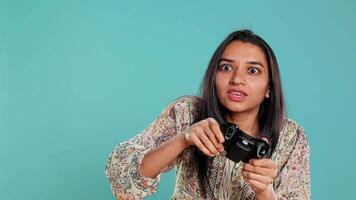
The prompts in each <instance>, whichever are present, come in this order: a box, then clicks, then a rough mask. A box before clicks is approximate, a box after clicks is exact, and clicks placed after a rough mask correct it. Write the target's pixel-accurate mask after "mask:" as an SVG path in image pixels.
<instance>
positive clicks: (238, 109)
mask: <svg viewBox="0 0 356 200" xmlns="http://www.w3.org/2000/svg"><path fill="white" fill-rule="evenodd" d="M228 122H230V123H234V124H237V125H238V126H239V128H240V129H241V130H242V131H244V132H245V133H247V134H248V135H250V136H252V137H255V138H261V139H264V140H265V141H266V142H268V143H269V145H270V147H271V150H272V155H271V157H270V158H259V159H250V160H249V162H248V163H243V162H238V163H235V162H233V161H231V160H229V159H227V158H226V157H225V153H224V146H223V143H224V140H225V138H224V136H223V133H222V131H221V128H220V125H221V124H225V123H228ZM173 166H176V168H177V174H176V187H175V190H174V193H173V195H172V199H265V200H266V199H310V165H309V144H308V140H307V137H306V135H305V133H304V130H303V128H302V127H301V126H300V125H298V124H297V123H296V122H294V121H292V120H290V119H288V118H287V116H286V114H285V105H284V98H283V92H282V86H281V79H280V75H279V69H278V64H277V60H276V58H275V55H274V53H273V51H272V49H271V48H270V46H269V45H268V44H267V43H266V42H265V41H264V40H263V39H262V38H260V37H259V36H257V35H255V34H254V33H253V32H252V31H250V30H241V31H236V32H233V33H231V34H230V35H229V36H228V37H227V38H226V39H225V40H224V41H223V42H222V43H221V44H220V46H219V47H218V48H217V50H216V51H215V53H214V55H213V57H212V59H211V61H210V64H209V66H208V68H207V71H206V73H205V77H204V79H203V82H202V85H201V88H200V91H199V95H198V96H183V97H180V98H178V99H176V100H175V101H173V102H172V103H171V104H170V105H169V106H168V107H167V108H166V109H164V110H163V112H162V113H161V115H160V116H159V117H158V118H157V119H156V120H155V121H154V122H153V123H152V124H150V125H149V126H148V127H147V128H146V129H145V130H143V131H142V132H141V133H140V134H138V135H137V136H135V137H134V138H132V139H130V140H128V141H125V142H123V143H121V144H119V145H118V146H117V147H116V148H115V149H114V151H113V152H112V154H111V155H110V157H109V159H108V160H107V163H106V170H105V172H106V176H107V177H108V179H109V181H110V183H111V186H112V190H113V193H114V195H115V197H116V198H118V199H142V198H143V197H145V196H147V195H149V194H152V193H154V192H155V191H156V189H157V187H158V183H159V180H160V176H161V174H162V173H164V172H166V171H168V170H169V169H171V168H172V167H173Z"/></svg>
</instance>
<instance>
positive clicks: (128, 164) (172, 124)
mask: <svg viewBox="0 0 356 200" xmlns="http://www.w3.org/2000/svg"><path fill="white" fill-rule="evenodd" d="M198 102H199V98H198V97H196V96H182V97H179V98H177V99H175V100H174V101H173V102H172V103H171V104H170V105H169V106H167V107H166V108H165V109H164V110H163V112H162V113H161V114H160V116H158V117H157V118H156V119H155V120H154V121H153V122H152V123H151V124H150V125H149V126H148V127H147V128H145V129H144V130H143V131H141V132H140V133H139V134H138V135H136V136H135V137H133V138H131V139H130V140H128V141H124V142H122V143H120V144H118V145H117V146H116V147H115V149H114V150H113V152H112V153H111V155H110V156H109V158H108V160H107V162H106V166H105V174H106V177H107V178H108V180H109V182H110V184H111V189H112V191H113V194H114V196H115V197H116V198H117V199H129V200H138V199H143V198H144V197H146V196H147V195H151V194H153V193H154V192H155V191H156V190H157V187H158V186H159V182H160V177H161V175H162V174H163V173H165V172H167V171H168V170H170V169H172V168H173V167H176V186H175V189H174V192H173V194H172V197H171V199H172V200H178V199H179V200H182V199H187V200H188V199H204V198H203V195H202V191H201V188H200V185H199V184H198V173H197V169H196V168H195V165H194V164H193V163H194V160H193V149H192V148H191V147H190V148H187V149H185V150H184V151H183V152H182V153H181V154H180V155H179V156H178V157H177V158H176V159H175V160H174V161H173V162H172V163H170V165H169V166H168V167H167V168H166V169H164V170H162V172H161V173H160V174H159V175H158V176H157V177H155V178H149V177H145V176H144V175H142V174H141V171H140V163H141V162H142V160H143V158H144V156H145V154H147V153H148V152H149V151H150V150H152V149H154V148H156V147H157V146H159V145H160V144H162V143H164V142H166V141H168V140H169V139H170V138H172V137H173V136H175V135H176V134H180V133H181V132H183V131H184V130H185V129H186V128H187V127H189V126H190V125H191V124H192V122H193V121H194V116H195V112H196V107H197V106H196V105H197V103H198ZM309 155H310V152H309V144H308V139H307V136H306V134H305V132H304V130H303V128H302V127H301V126H300V125H298V124H297V123H296V122H294V121H292V120H290V119H286V120H285V123H284V126H283V128H282V130H281V132H280V137H279V140H278V144H277V147H276V150H275V151H274V152H273V154H272V157H271V159H272V160H273V161H274V162H275V163H276V164H277V167H278V177H277V179H276V180H275V181H274V182H273V187H274V190H275V192H276V194H277V197H278V199H298V200H301V199H310V198H311V194H310V163H309ZM241 169H242V163H241V162H240V163H234V162H232V161H230V160H228V159H226V158H225V156H224V155H223V154H221V155H219V156H216V157H215V158H214V159H213V161H212V165H211V167H210V169H209V170H208V172H209V184H210V186H211V188H212V193H211V194H210V195H208V199H245V200H248V199H251V200H252V199H255V194H254V192H253V191H252V189H251V188H250V186H249V185H248V183H247V182H245V181H244V179H243V178H242V175H241ZM225 190H226V191H225ZM227 190H228V191H227ZM229 192H230V193H231V194H230V195H228V196H227V195H226V194H227V193H229Z"/></svg>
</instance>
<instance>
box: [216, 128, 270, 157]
mask: <svg viewBox="0 0 356 200" xmlns="http://www.w3.org/2000/svg"><path fill="white" fill-rule="evenodd" d="M220 128H221V131H222V133H223V135H224V138H225V142H224V143H223V146H224V149H225V152H226V157H227V158H228V159H230V160H232V161H234V162H236V163H238V162H239V161H242V162H245V163H247V162H248V161H249V160H250V159H251V158H266V157H267V158H269V157H270V154H271V148H270V146H269V145H268V143H267V142H266V141H264V140H262V139H258V138H254V137H251V136H250V135H248V134H247V133H245V132H243V131H242V130H240V129H239V127H238V126H237V125H236V124H233V123H227V124H223V125H221V126H220Z"/></svg>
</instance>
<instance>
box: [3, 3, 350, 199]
mask: <svg viewBox="0 0 356 200" xmlns="http://www.w3.org/2000/svg"><path fill="white" fill-rule="evenodd" d="M355 9H356V3H355V1H336V0H335V1H325V0H324V1H321V0H320V1H307V0H304V1H261V0H255V1H237V0H233V1H184V2H181V1H130V3H128V1H127V2H125V1H117V0H104V1H79V0H76V1H75V0H62V1H48V0H37V1H26V0H23V1H20V0H11V1H10V0H0V199H2V200H12V199H36V200H42V199H43V200H44V199H52V200H56V199H58V200H59V199H66V200H72V199H73V200H74V199H86V200H91V199H113V196H112V193H111V191H110V187H109V184H108V182H107V180H106V178H105V175H104V165H105V161H106V159H107V158H108V156H109V154H110V152H111V151H112V150H113V148H114V147H115V146H116V144H118V143H119V142H122V141H124V140H126V139H129V138H131V137H133V136H134V135H136V134H137V133H139V132H140V131H141V130H143V129H144V128H145V127H146V126H148V125H149V123H150V122H151V121H153V120H154V119H155V118H156V117H157V116H158V115H159V114H160V112H161V111H162V110H163V109H164V108H165V107H166V106H167V105H168V104H169V103H170V102H171V101H173V100H174V99H175V98H177V97H179V96H182V95H187V94H192V95H194V94H196V92H197V89H198V86H199V84H200V81H201V79H202V76H203V74H204V71H205V69H206V67H207V65H208V62H209V60H210V57H211V56H212V54H213V52H214V50H215V49H216V47H217V46H218V44H219V43H220V42H221V41H222V40H223V39H224V37H225V36H226V35H227V34H228V33H230V32H231V31H234V30H237V29H241V28H250V29H252V30H254V31H255V32H256V33H257V34H259V35H261V36H262V37H263V38H264V39H265V40H266V41H267V42H268V43H269V44H270V45H271V46H272V48H273V49H274V51H275V53H276V55H277V58H278V60H279V64H280V70H281V73H282V79H283V87H284V91H285V94H286V100H287V106H288V113H289V117H290V118H292V119H294V120H296V121H297V122H299V123H300V124H302V125H303V127H304V128H305V129H306V131H307V134H308V137H309V142H310V146H311V175H312V197H313V199H323V200H326V199H346V198H348V197H352V196H353V194H354V185H355V184H354V180H355V179H356V172H355V167H354V165H355V164H356V156H355V153H356V151H355V150H354V149H353V147H355V144H354V143H355V142H354V141H355V139H356V136H355V133H356V132H355V124H356V120H355V117H354V114H355V113H356V106H355V102H356V95H355V89H354V88H355V85H356V78H355V73H356V68H355V67H356V66H355V65H356V47H355V43H356V26H355V18H356V14H355V12H354V11H355ZM174 183H175V182H174V171H171V172H169V173H168V174H166V175H165V176H164V177H163V179H162V182H161V184H160V187H159V190H158V192H157V193H156V194H155V195H154V196H152V197H150V198H149V199H169V197H170V195H171V193H172V190H173V187H174Z"/></svg>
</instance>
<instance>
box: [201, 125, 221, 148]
mask: <svg viewBox="0 0 356 200" xmlns="http://www.w3.org/2000/svg"><path fill="white" fill-rule="evenodd" d="M204 132H205V134H206V135H207V136H208V138H209V139H210V141H211V142H212V143H213V144H214V146H215V148H216V149H217V150H218V151H219V152H222V151H224V148H223V146H222V144H221V143H219V142H218V141H217V139H216V137H215V134H214V133H213V131H212V130H211V129H210V127H209V126H208V127H204Z"/></svg>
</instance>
